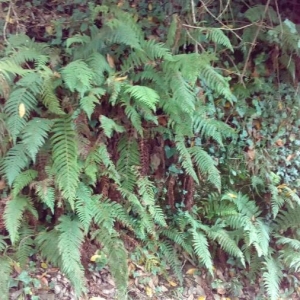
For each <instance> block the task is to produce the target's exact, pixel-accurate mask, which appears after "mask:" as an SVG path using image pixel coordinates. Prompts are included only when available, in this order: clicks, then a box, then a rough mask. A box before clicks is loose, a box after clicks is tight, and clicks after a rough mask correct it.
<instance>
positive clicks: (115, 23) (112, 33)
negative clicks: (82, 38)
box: [105, 19, 142, 50]
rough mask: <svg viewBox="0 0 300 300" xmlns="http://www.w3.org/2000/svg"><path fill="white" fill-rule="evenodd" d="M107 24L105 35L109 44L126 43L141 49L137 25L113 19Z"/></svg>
mask: <svg viewBox="0 0 300 300" xmlns="http://www.w3.org/2000/svg"><path fill="white" fill-rule="evenodd" d="M105 25H106V26H107V28H105V29H106V32H105V35H106V37H107V40H108V43H109V44H124V45H127V46H129V47H130V48H133V49H138V50H141V49H142V48H141V45H140V37H139V36H138V34H137V31H136V28H135V26H134V27H133V26H132V24H128V23H127V22H126V23H124V22H122V21H120V20H117V19H112V20H110V21H108V22H106V24H105Z"/></svg>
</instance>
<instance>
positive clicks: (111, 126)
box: [99, 115, 125, 138]
mask: <svg viewBox="0 0 300 300" xmlns="http://www.w3.org/2000/svg"><path fill="white" fill-rule="evenodd" d="M99 120H100V122H101V127H102V128H103V130H104V133H105V135H106V136H107V137H109V138H111V137H112V135H113V132H114V131H115V132H119V133H122V132H124V131H125V128H124V127H123V126H121V125H118V124H117V123H116V122H115V121H114V120H112V119H110V118H107V117H105V116H104V115H101V116H100V118H99Z"/></svg>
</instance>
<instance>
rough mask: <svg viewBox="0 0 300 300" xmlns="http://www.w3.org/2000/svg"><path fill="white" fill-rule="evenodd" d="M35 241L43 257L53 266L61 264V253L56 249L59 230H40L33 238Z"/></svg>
mask: <svg viewBox="0 0 300 300" xmlns="http://www.w3.org/2000/svg"><path fill="white" fill-rule="evenodd" d="M35 243H36V245H37V246H38V249H39V251H40V253H41V255H42V257H43V258H45V259H46V260H47V261H48V262H50V263H52V264H53V265H55V266H61V265H62V262H61V255H60V252H59V251H58V243H59V231H58V230H56V229H53V230H51V231H41V232H40V233H39V234H38V235H37V237H36V238H35Z"/></svg>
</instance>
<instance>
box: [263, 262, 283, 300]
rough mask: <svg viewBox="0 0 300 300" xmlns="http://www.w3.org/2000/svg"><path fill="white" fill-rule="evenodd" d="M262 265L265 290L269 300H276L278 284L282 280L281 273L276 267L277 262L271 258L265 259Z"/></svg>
mask: <svg viewBox="0 0 300 300" xmlns="http://www.w3.org/2000/svg"><path fill="white" fill-rule="evenodd" d="M264 265H265V272H264V273H263V281H264V286H265V288H266V290H267V293H268V295H269V297H270V300H277V299H278V296H279V284H280V281H281V278H282V274H281V271H280V269H279V267H278V262H277V261H276V260H275V259H274V258H272V257H267V258H266V261H265V263H264Z"/></svg>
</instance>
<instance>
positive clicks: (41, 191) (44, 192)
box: [35, 180, 55, 214]
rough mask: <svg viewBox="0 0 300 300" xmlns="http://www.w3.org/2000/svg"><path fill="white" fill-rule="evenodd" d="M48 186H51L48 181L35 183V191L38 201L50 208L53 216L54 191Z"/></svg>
mask: <svg viewBox="0 0 300 300" xmlns="http://www.w3.org/2000/svg"><path fill="white" fill-rule="evenodd" d="M49 184H51V181H50V183H49V180H44V181H40V182H37V183H36V184H35V190H36V193H37V195H38V196H39V198H40V200H41V201H42V202H43V203H45V204H46V205H47V206H48V207H49V208H50V210H51V212H52V214H54V206H55V189H54V188H53V187H51V186H49Z"/></svg>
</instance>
